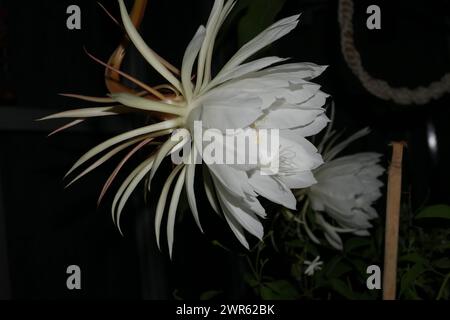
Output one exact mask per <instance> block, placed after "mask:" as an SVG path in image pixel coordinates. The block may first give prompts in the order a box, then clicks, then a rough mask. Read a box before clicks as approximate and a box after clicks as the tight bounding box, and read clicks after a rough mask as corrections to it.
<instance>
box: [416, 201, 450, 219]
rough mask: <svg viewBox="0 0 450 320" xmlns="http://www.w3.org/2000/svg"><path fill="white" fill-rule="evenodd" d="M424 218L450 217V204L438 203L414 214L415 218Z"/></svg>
mask: <svg viewBox="0 0 450 320" xmlns="http://www.w3.org/2000/svg"><path fill="white" fill-rule="evenodd" d="M424 218H440V219H450V206H447V205H443V204H440V205H435V206H431V207H427V208H425V209H423V210H422V211H420V212H419V214H418V215H417V216H416V219H424Z"/></svg>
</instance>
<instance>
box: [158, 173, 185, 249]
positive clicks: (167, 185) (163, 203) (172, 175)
mask: <svg viewBox="0 0 450 320" xmlns="http://www.w3.org/2000/svg"><path fill="white" fill-rule="evenodd" d="M182 168H183V166H177V167H175V169H173V170H172V172H171V173H170V175H169V177H168V178H167V180H166V182H165V183H164V186H163V188H162V190H161V195H160V196H159V199H158V204H157V206H156V213H155V235H156V244H157V245H158V249H161V246H160V244H159V239H160V234H161V222H162V218H163V215H164V208H165V206H166V202H167V196H168V195H169V190H170V187H171V186H172V183H173V180H174V179H175V177H176V176H177V174H178V173H179V172H180V170H181V169H182Z"/></svg>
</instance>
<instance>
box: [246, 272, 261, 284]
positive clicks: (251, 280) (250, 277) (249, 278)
mask: <svg viewBox="0 0 450 320" xmlns="http://www.w3.org/2000/svg"><path fill="white" fill-rule="evenodd" d="M244 280H245V282H247V283H248V285H249V286H250V287H252V288H255V287H257V286H258V285H259V283H258V280H256V279H255V277H254V276H253V275H251V274H249V273H246V274H245V275H244Z"/></svg>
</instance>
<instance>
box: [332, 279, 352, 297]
mask: <svg viewBox="0 0 450 320" xmlns="http://www.w3.org/2000/svg"><path fill="white" fill-rule="evenodd" d="M330 284H331V287H332V288H333V290H334V291H336V292H337V293H339V294H340V295H342V296H343V297H345V298H346V299H349V300H353V299H354V294H353V291H352V289H350V288H349V287H348V286H347V284H346V283H345V282H344V281H342V280H340V279H331V280H330Z"/></svg>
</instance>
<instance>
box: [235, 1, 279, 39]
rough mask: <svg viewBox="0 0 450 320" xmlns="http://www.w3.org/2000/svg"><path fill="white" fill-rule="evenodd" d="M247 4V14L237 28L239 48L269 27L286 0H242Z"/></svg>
mask: <svg viewBox="0 0 450 320" xmlns="http://www.w3.org/2000/svg"><path fill="white" fill-rule="evenodd" d="M242 2H247V3H248V8H247V13H246V14H245V16H244V17H243V18H242V19H241V21H240V22H239V26H238V41H239V46H242V45H244V44H245V43H247V42H248V41H249V40H251V39H252V38H254V37H255V36H256V35H258V34H259V33H260V32H261V31H263V30H264V29H266V28H267V27H268V26H270V25H271V24H272V23H273V22H274V21H275V19H276V17H277V15H278V13H279V12H280V11H281V9H282V8H283V5H284V3H285V2H286V0H258V1H254V0H244V1H242Z"/></svg>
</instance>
